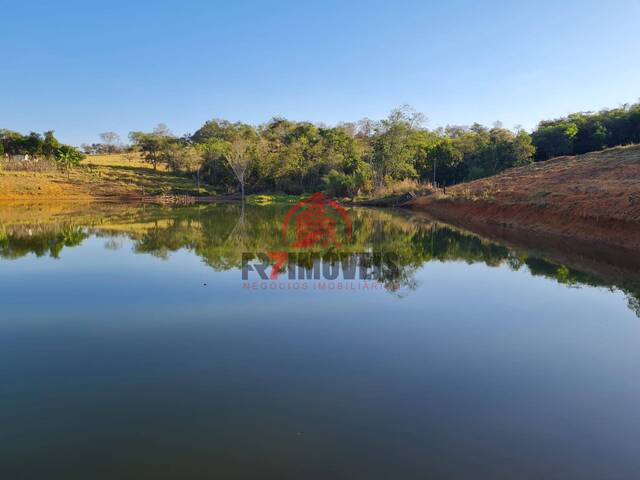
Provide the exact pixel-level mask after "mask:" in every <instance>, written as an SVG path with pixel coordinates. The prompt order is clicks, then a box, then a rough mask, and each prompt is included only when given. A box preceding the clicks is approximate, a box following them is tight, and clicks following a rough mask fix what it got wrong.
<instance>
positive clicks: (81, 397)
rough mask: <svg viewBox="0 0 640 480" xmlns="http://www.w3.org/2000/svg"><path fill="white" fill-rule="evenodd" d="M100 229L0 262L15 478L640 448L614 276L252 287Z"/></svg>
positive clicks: (422, 470) (448, 273)
mask: <svg viewBox="0 0 640 480" xmlns="http://www.w3.org/2000/svg"><path fill="white" fill-rule="evenodd" d="M105 240H108V238H107V239H105V238H97V237H90V238H87V239H86V240H84V241H83V242H82V244H81V245H80V246H78V247H72V248H64V249H63V250H62V252H61V254H60V258H59V259H57V260H56V259H52V258H49V257H40V258H36V257H35V256H33V255H27V256H24V257H21V258H19V259H17V260H10V261H9V260H0V300H1V302H2V317H1V320H0V360H1V361H0V377H1V378H2V382H1V385H0V389H1V392H2V395H0V412H1V413H0V422H1V424H2V425H3V427H2V429H1V432H0V452H1V453H0V464H1V465H4V466H5V467H4V468H5V469H6V470H5V471H6V472H8V475H9V477H10V478H19V476H20V475H19V474H20V473H25V472H26V474H25V475H26V476H25V478H37V477H40V478H45V477H46V478H78V477H85V478H110V477H109V473H108V472H114V471H117V472H121V473H122V474H118V475H117V477H118V478H140V476H141V472H145V473H146V474H147V475H149V474H151V475H153V476H155V477H156V478H171V476H172V475H169V474H168V472H171V473H172V474H173V473H175V472H178V474H177V477H179V478H190V476H189V472H197V474H198V475H202V476H206V477H208V478H211V477H213V476H216V475H218V476H222V477H233V476H234V475H235V476H236V477H238V476H239V477H254V478H255V477H269V476H273V477H278V478H313V477H314V476H316V477H320V478H336V477H341V476H342V477H344V478H353V477H357V476H361V477H366V478H394V477H398V478H425V477H428V476H429V475H432V476H435V477H436V478H516V477H517V478H540V477H541V476H544V474H545V472H551V471H553V472H554V473H556V474H557V475H558V476H559V477H562V478H593V479H596V478H634V472H637V471H638V469H639V468H640V445H639V444H638V441H637V439H638V438H639V436H640V416H639V415H638V414H637V405H638V404H639V403H640V383H639V382H638V381H637V379H638V365H640V321H638V318H637V317H636V316H635V315H634V313H633V312H632V311H631V310H630V309H628V308H627V300H626V298H625V296H624V295H623V294H622V293H619V292H610V291H608V290H607V289H605V288H602V287H599V288H596V287H590V286H583V287H581V288H571V287H568V286H566V285H562V284H559V283H558V282H557V281H556V280H555V279H552V278H545V277H543V276H532V275H531V274H530V273H529V272H528V270H527V268H521V269H520V270H518V271H513V270H511V269H510V268H509V267H508V266H506V265H501V266H499V267H488V266H486V265H485V264H484V263H472V264H467V263H465V262H463V261H455V262H429V263H426V264H424V265H423V266H422V267H419V268H418V269H417V270H416V271H415V274H414V278H415V280H416V281H417V284H418V286H417V288H416V290H414V291H411V292H410V293H409V294H408V295H406V296H404V297H402V298H399V297H398V296H397V295H395V294H392V293H389V292H386V291H384V290H379V291H374V292H363V291H323V292H318V291H315V290H307V291H295V292H281V291H275V292H274V291H247V290H244V289H243V288H242V283H243V282H242V279H241V275H240V271H239V270H237V269H231V270H227V271H215V270H213V269H212V268H211V267H209V266H207V265H206V264H205V263H204V262H203V261H202V260H201V258H200V257H198V256H197V255H196V254H195V253H193V252H191V251H188V250H185V249H178V250H177V251H175V252H171V253H170V254H169V259H168V260H161V259H159V258H156V257H154V256H151V255H148V254H135V253H133V241H132V240H130V239H128V238H125V237H119V238H117V241H118V242H119V245H118V248H105ZM205 283H206V286H205ZM114 465H117V467H114ZM167 465H170V466H171V468H168V467H167ZM97 470H99V471H101V472H105V473H99V472H98V473H97V474H96V471H97ZM196 476H197V475H196ZM9 477H8V478H9ZM174 478H175V477H174Z"/></svg>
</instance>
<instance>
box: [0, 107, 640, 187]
mask: <svg viewBox="0 0 640 480" xmlns="http://www.w3.org/2000/svg"><path fill="white" fill-rule="evenodd" d="M424 124H425V118H424V116H423V115H422V114H420V113H418V112H416V111H415V110H413V109H411V108H410V107H408V106H403V107H400V108H397V109H395V110H393V111H392V112H391V113H390V114H389V116H388V117H387V118H385V119H383V120H380V121H373V120H370V119H367V118H365V119H363V120H360V121H358V122H352V123H341V124H338V125H337V126H333V127H329V126H325V125H316V124H313V123H310V122H295V121H291V120H287V119H284V118H274V119H272V120H271V121H269V122H267V123H265V124H263V125H259V126H253V125H248V124H246V123H241V122H235V123H232V122H229V121H227V120H220V119H214V120H210V121H208V122H206V123H205V124H204V125H203V126H202V127H201V128H200V129H199V130H197V131H196V132H195V133H194V134H193V135H183V136H176V135H174V134H172V133H171V131H170V130H169V129H168V128H167V127H166V125H164V124H160V125H158V127H157V128H156V129H154V130H153V131H151V132H131V133H130V135H129V139H130V141H131V145H130V146H125V145H123V144H122V142H121V141H120V138H119V136H118V135H117V134H116V133H114V132H105V133H102V134H101V135H100V136H101V139H102V143H99V144H93V145H84V146H83V147H84V149H85V151H86V152H87V153H117V152H121V151H124V150H128V149H131V148H133V149H136V150H138V151H139V152H140V154H141V155H142V157H143V158H144V159H145V160H146V161H147V162H148V163H149V164H150V165H152V166H153V167H154V168H157V167H158V165H164V166H165V167H166V168H168V169H171V170H173V171H176V172H185V173H187V174H189V175H193V176H194V178H196V179H197V180H198V182H199V183H200V182H202V183H206V184H209V185H212V186H213V187H214V188H215V189H216V190H217V191H219V192H225V191H227V192H231V191H235V190H241V191H243V192H244V190H245V187H246V189H247V190H248V191H249V192H284V193H292V194H298V193H303V192H312V191H318V190H324V191H326V192H328V193H330V194H332V195H335V196H354V195H357V194H361V193H368V192H371V191H373V190H376V189H380V188H382V187H384V186H388V185H392V184H394V183H396V182H399V181H403V180H406V179H411V180H415V181H419V182H430V183H435V184H437V185H451V184H455V183H459V182H462V181H466V180H473V179H477V178H482V177H487V176H490V175H494V174H496V173H499V172H501V171H503V170H505V169H507V168H511V167H514V166H520V165H526V164H529V163H532V162H534V161H540V160H546V159H549V158H551V157H555V156H558V155H573V154H581V153H586V152H590V151H595V150H601V149H603V148H607V147H612V146H617V145H625V144H630V143H638V142H640V104H634V105H625V106H622V107H619V108H615V109H610V110H602V111H600V112H597V113H575V114H571V115H569V116H567V117H564V118H560V119H556V120H548V121H543V122H540V124H539V125H538V127H537V128H536V129H535V130H534V131H533V132H532V133H531V134H530V133H528V132H526V131H524V130H522V129H519V128H517V129H515V130H510V129H507V128H504V127H503V126H502V125H501V124H500V123H496V124H494V126H493V127H491V128H489V127H485V126H483V125H480V124H477V123H475V124H473V125H471V126H447V127H445V128H438V129H435V130H429V129H427V128H426V127H425V125H424ZM1 153H5V154H8V155H11V154H28V155H31V156H36V157H37V156H43V157H47V158H55V159H56V160H57V161H60V162H61V164H64V165H67V166H73V165H75V164H77V163H79V161H80V160H79V159H81V158H82V157H81V154H80V152H78V151H77V150H76V149H74V148H73V147H69V146H66V145H61V144H60V143H59V142H58V141H57V140H56V139H55V137H54V136H53V132H52V131H50V132H45V134H44V135H40V134H37V133H30V134H29V135H21V134H19V133H17V132H11V131H9V130H0V154H1Z"/></svg>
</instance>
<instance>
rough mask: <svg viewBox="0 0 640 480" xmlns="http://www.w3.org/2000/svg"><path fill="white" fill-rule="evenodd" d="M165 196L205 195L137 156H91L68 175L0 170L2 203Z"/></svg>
mask: <svg viewBox="0 0 640 480" xmlns="http://www.w3.org/2000/svg"><path fill="white" fill-rule="evenodd" d="M162 193H180V194H182V193H184V194H190V195H198V194H199V193H203V192H199V191H198V189H197V185H196V183H195V182H194V181H193V180H192V179H191V178H189V177H187V176H185V175H181V174H176V173H173V172H170V171H166V170H165V169H163V168H159V169H158V170H157V171H154V170H153V168H151V167H150V166H149V165H148V164H146V163H144V162H143V161H142V160H141V159H140V157H139V156H138V155H137V154H114V155H91V156H88V157H87V158H86V159H85V160H83V162H82V164H81V165H80V167H79V168H76V169H73V170H71V171H70V172H69V173H68V174H67V173H64V172H59V171H56V170H52V171H45V172H24V171H6V170H3V169H2V168H0V201H22V200H28V201H30V202H31V201H39V200H41V201H50V200H73V201H76V200H79V201H81V200H91V199H93V200H109V199H113V200H127V199H139V198H141V197H142V196H143V194H144V195H146V196H152V195H159V194H162ZM204 193H206V192H204Z"/></svg>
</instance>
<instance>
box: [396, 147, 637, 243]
mask: <svg viewBox="0 0 640 480" xmlns="http://www.w3.org/2000/svg"><path fill="white" fill-rule="evenodd" d="M407 206H409V207H411V208H414V209H420V210H426V211H428V212H430V213H432V214H434V215H436V216H438V217H440V218H442V219H443V220H445V221H449V222H454V223H458V224H461V225H463V226H467V227H472V226H473V225H474V224H475V225H479V224H493V225H499V226H504V227H515V228H520V229H524V230H528V231H531V232H536V233H541V234H556V235H561V236H565V237H570V238H581V239H584V240H590V241H595V242H601V243H606V244H613V245H619V246H624V247H629V248H634V249H638V248H640V145H633V146H628V147H616V148H611V149H608V150H603V151H600V152H593V153H588V154H585V155H578V156H575V157H557V158H554V159H551V160H548V161H546V162H538V163H535V164H533V165H530V166H526V167H520V168H514V169H511V170H507V171H505V172H504V173H502V174H500V175H495V176H493V177H489V178H485V179H481V180H476V181H473V182H468V183H463V184H460V185H456V186H454V187H451V188H448V189H447V191H446V194H445V193H443V192H442V191H439V192H438V193H437V194H432V195H426V196H420V197H418V198H416V199H413V200H411V201H409V202H408V204H407Z"/></svg>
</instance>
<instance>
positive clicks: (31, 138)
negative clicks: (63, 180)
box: [0, 129, 84, 171]
mask: <svg viewBox="0 0 640 480" xmlns="http://www.w3.org/2000/svg"><path fill="white" fill-rule="evenodd" d="M53 133H54V132H53V131H52V130H50V131H48V132H45V133H44V134H43V135H40V134H39V133H36V132H31V133H29V134H28V135H22V134H20V133H18V132H13V131H11V130H6V129H0V154H3V155H4V156H5V157H6V158H7V159H10V160H13V167H14V168H16V167H17V166H18V165H17V164H19V163H23V164H24V167H25V168H24V169H25V170H29V169H39V167H40V168H41V166H39V165H38V164H39V163H41V164H44V165H46V164H51V163H52V162H53V163H54V164H55V165H56V166H57V167H58V168H59V169H60V170H65V171H68V170H69V169H71V168H73V167H76V166H78V165H79V164H80V162H81V161H82V159H83V158H84V155H83V154H82V153H81V152H80V151H79V150H77V149H76V148H75V147H72V146H70V145H63V144H61V143H60V142H59V141H58V140H57V139H56V138H55V136H54V134H53ZM16 157H20V158H16Z"/></svg>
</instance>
